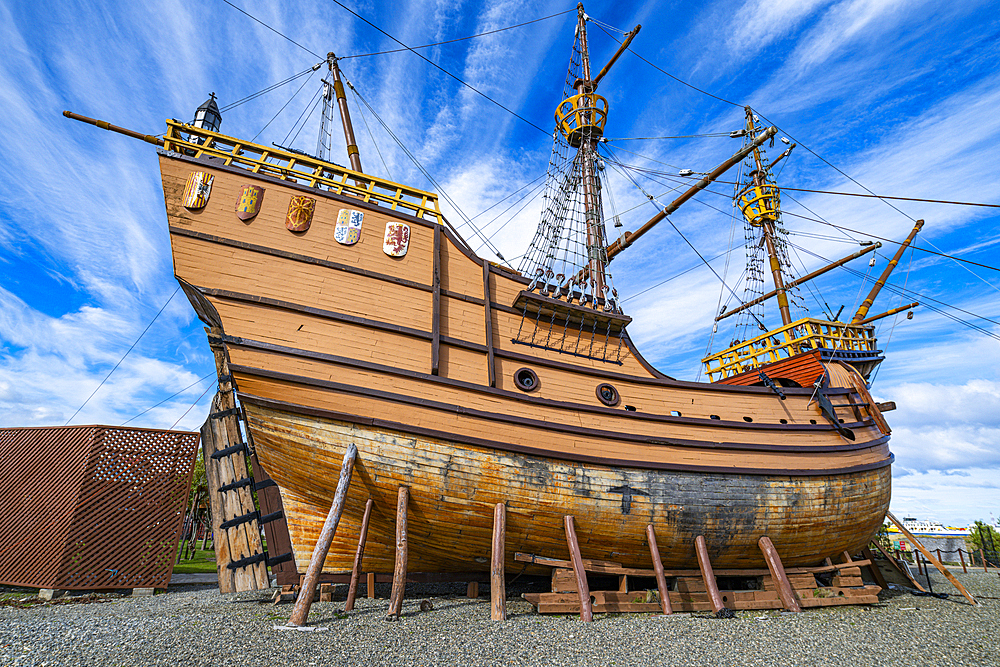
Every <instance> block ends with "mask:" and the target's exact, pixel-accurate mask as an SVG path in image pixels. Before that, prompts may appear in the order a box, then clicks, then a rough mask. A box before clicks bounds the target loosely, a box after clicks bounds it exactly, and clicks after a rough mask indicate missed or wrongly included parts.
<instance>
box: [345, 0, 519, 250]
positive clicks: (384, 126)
mask: <svg viewBox="0 0 1000 667" xmlns="http://www.w3.org/2000/svg"><path fill="white" fill-rule="evenodd" d="M334 1H335V2H336V0H334ZM344 83H345V84H347V86H348V87H349V88H350V89H351V90H353V91H354V94H355V95H356V96H357V98H358V99H359V100H361V102H362V104H364V105H365V106H366V107H367V108H368V111H369V112H370V113H371V114H372V116H374V117H375V120H377V121H378V122H379V124H380V125H381V126H382V129H384V130H385V131H386V132H387V133H388V134H389V136H390V137H392V139H393V141H395V142H396V144H397V145H398V146H399V147H400V149H401V150H402V151H403V153H405V154H406V157H408V158H410V161H411V162H413V164H414V165H415V166H416V167H417V169H418V170H419V171H420V173H421V174H423V175H424V178H426V179H427V180H428V181H430V183H431V185H433V186H434V188H435V189H436V190H437V191H438V192H439V193H440V194H441V196H442V197H443V198H444V200H445V201H447V202H448V203H449V204H451V206H452V207H453V208H454V209H455V211H456V212H457V213H458V215H459V216H460V217H461V218H462V219H463V220H465V222H466V223H468V225H469V227H471V228H472V229H473V231H474V232H475V233H476V234H477V235H478V236H479V237H480V238H481V239H483V240H484V241H485V244H486V247H488V248H489V249H490V251H491V252H493V253H494V254H495V255H496V256H497V258H498V259H499V260H500V261H501V262H503V263H504V264H506V265H507V266H508V267H510V264H507V260H506V259H504V256H503V255H502V254H501V253H500V250H499V249H498V248H497V247H496V246H494V245H493V243H492V242H491V241H490V240H489V238H487V237H486V236H485V235H484V234H483V233H482V232H481V231H480V230H479V228H478V227H476V226H475V225H474V224H473V223H472V220H471V219H469V216H467V215H465V213H464V212H463V211H462V209H461V208H460V207H459V206H458V204H456V203H455V201H454V200H453V199H452V198H451V197H449V196H448V193H447V192H445V190H444V188H442V187H441V184H440V183H438V182H437V181H436V180H435V179H434V177H433V176H431V173H430V172H429V171H427V169H425V168H424V166H423V165H422V164H420V161H419V160H417V158H416V156H415V155H414V154H413V153H411V152H410V151H409V149H407V148H406V146H404V145H403V142H402V141H400V140H399V137H397V136H396V134H395V133H394V132H393V131H392V130H391V129H390V128H389V126H388V125H387V124H386V122H385V121H384V120H382V117H381V116H379V115H378V113H376V111H375V109H374V108H372V105H371V104H369V103H368V100H366V99H365V98H364V96H362V95H361V93H359V92H358V91H357V89H356V88H355V87H354V86H353V85H352V84H351V82H350V81H349V80H347V79H346V78H345V79H344ZM446 221H447V220H446ZM450 226H451V224H450V223H449V227H450ZM452 231H454V232H455V234H456V235H457V236H459V237H461V235H460V234H458V232H457V231H456V230H454V229H452ZM510 268H513V267H510Z"/></svg>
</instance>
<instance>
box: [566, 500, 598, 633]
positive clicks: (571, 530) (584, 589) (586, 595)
mask: <svg viewBox="0 0 1000 667" xmlns="http://www.w3.org/2000/svg"><path fill="white" fill-rule="evenodd" d="M574 524H575V522H574V521H573V517H572V516H564V517H563V526H564V528H565V529H566V544H567V546H568V547H569V559H570V561H572V563H573V575H574V576H575V577H576V590H577V592H578V593H579V596H580V620H581V621H583V622H584V623H589V622H591V621H593V620H594V613H593V610H592V608H591V600H590V587H589V586H588V585H587V572H586V570H584V569H583V557H582V556H581V555H580V543H579V542H578V541H577V539H576V527H575V525H574Z"/></svg>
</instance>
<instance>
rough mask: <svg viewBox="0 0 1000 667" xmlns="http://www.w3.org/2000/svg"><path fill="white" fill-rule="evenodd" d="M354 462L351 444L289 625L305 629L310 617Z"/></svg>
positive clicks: (354, 450)
mask: <svg viewBox="0 0 1000 667" xmlns="http://www.w3.org/2000/svg"><path fill="white" fill-rule="evenodd" d="M357 458H358V449H357V447H355V446H354V445H353V444H352V445H349V446H348V447H347V451H346V452H345V453H344V462H343V464H342V465H341V467H340V477H339V479H338V480H337V490H336V492H335V493H334V496H333V504H332V505H331V506H330V512H329V513H328V514H327V515H326V521H324V522H323V529H322V530H321V531H320V533H319V538H318V539H317V540H316V545H315V547H313V553H312V558H311V559H310V560H309V567H308V568H306V574H305V578H304V579H303V581H302V590H301V591H300V592H299V599H298V600H296V601H295V609H293V610H292V616H291V618H290V619H289V620H288V625H305V622H306V619H307V618H308V617H309V608H310V607H311V606H312V602H313V595H314V594H315V592H316V583H317V581H318V580H319V574H320V572H321V571H322V570H323V562H324V561H325V560H326V555H327V553H329V551H330V544H331V543H332V542H333V538H334V536H335V535H336V534H337V526H338V525H339V524H340V516H341V514H343V513H344V499H345V498H346V497H347V489H348V487H349V486H350V484H351V474H352V473H353V472H354V461H355V460H356V459H357Z"/></svg>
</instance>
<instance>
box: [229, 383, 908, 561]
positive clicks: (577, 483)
mask: <svg viewBox="0 0 1000 667" xmlns="http://www.w3.org/2000/svg"><path fill="white" fill-rule="evenodd" d="M245 406H246V410H247V414H248V420H249V424H250V428H251V430H252V431H253V434H254V440H255V442H256V443H257V450H258V455H259V456H260V457H261V459H262V463H263V465H264V466H265V467H267V468H268V469H269V470H275V471H276V472H275V479H277V481H278V484H279V486H280V487H281V489H282V501H283V503H284V506H285V508H286V511H287V512H288V515H289V530H290V531H291V533H292V541H293V542H294V543H295V544H296V558H297V559H298V561H299V563H300V569H301V568H302V567H304V563H305V562H307V560H308V551H307V550H306V549H305V548H303V547H301V546H299V545H311V544H315V542H316V535H317V533H318V530H319V527H320V525H321V522H322V517H323V516H325V513H326V509H325V508H328V507H329V503H330V500H331V497H330V489H329V488H325V487H324V486H323V485H320V484H316V483H315V481H316V480H317V479H323V478H333V477H335V475H336V470H337V467H336V466H338V465H339V457H340V456H342V452H343V451H344V448H345V447H346V446H347V444H348V443H351V442H354V443H356V444H357V446H358V448H359V450H360V451H361V460H360V461H359V463H358V467H357V470H356V473H355V474H356V478H357V481H358V483H357V484H356V485H352V487H351V492H350V493H349V494H348V499H347V503H348V505H347V511H346V512H345V516H344V519H343V520H344V521H345V522H346V523H345V532H344V533H343V534H344V535H357V534H358V532H359V530H360V520H361V517H362V514H363V511H364V504H365V502H366V501H367V499H368V497H369V496H371V497H372V498H373V499H374V501H375V509H374V510H373V511H372V517H371V525H370V528H369V538H368V547H366V552H365V553H366V563H367V566H366V567H368V568H370V569H372V570H376V571H380V572H385V571H391V570H392V568H393V564H394V552H393V550H392V544H393V543H394V537H393V535H394V526H393V522H392V516H391V515H387V514H386V512H385V511H384V509H382V508H391V507H393V506H394V505H395V500H396V497H395V496H396V490H397V489H398V487H399V486H400V485H402V484H408V485H409V486H410V488H411V507H412V509H413V510H414V511H413V515H414V516H413V517H412V518H411V520H412V521H414V522H415V523H419V530H417V533H416V534H420V535H426V536H434V539H421V540H420V541H419V544H418V543H414V544H411V547H410V558H411V560H412V563H413V565H412V567H413V569H415V570H419V571H429V572H433V571H449V572H456V571H466V570H468V569H470V568H471V567H474V566H472V565H471V563H472V561H473V559H474V558H476V557H480V558H482V559H484V560H483V561H480V562H481V563H484V565H482V566H479V567H480V568H481V569H483V570H486V569H487V566H486V565H485V563H488V562H489V555H490V544H491V538H492V522H491V521H490V516H491V511H490V510H491V508H492V507H494V506H495V505H496V503H498V502H504V501H506V500H508V499H509V500H510V503H509V506H508V509H507V550H508V554H509V555H508V557H507V564H508V567H511V568H513V567H515V565H514V563H513V553H514V552H517V551H529V550H530V551H537V552H540V553H549V554H560V553H566V552H565V548H566V547H565V544H566V543H565V539H564V536H563V534H562V533H563V531H562V530H561V525H560V524H561V523H562V517H563V515H564V513H565V512H566V511H568V510H573V511H575V512H577V513H578V514H579V516H580V517H581V519H580V523H579V524H578V528H577V529H578V531H579V534H580V535H581V544H580V548H581V550H582V552H583V554H584V556H585V557H586V558H588V559H595V560H608V561H615V562H621V563H622V564H624V565H627V566H629V567H634V568H637V569H641V570H645V571H647V572H650V574H649V575H647V576H652V573H651V571H650V570H649V569H648V568H649V560H648V557H644V556H643V555H642V554H644V553H648V546H647V544H646V542H645V540H644V539H643V538H644V531H645V527H646V525H647V524H648V523H650V519H651V518H652V523H653V524H654V526H655V527H656V530H657V538H658V544H659V547H660V551H661V556H662V558H663V562H664V564H665V567H667V568H688V569H690V568H694V567H697V561H696V559H695V558H694V553H693V550H692V549H691V544H692V542H693V540H694V536H695V535H697V534H700V533H701V532H705V536H706V539H707V540H708V541H709V543H710V545H711V548H712V549H713V552H716V553H718V555H717V556H716V557H715V564H716V566H717V567H719V568H733V567H740V566H742V567H746V566H756V567H759V568H763V567H764V566H765V564H764V561H763V558H762V556H761V554H760V551H759V549H758V548H757V543H756V538H757V537H759V536H760V535H762V534H768V535H770V536H771V539H772V541H773V542H774V544H775V546H776V547H777V548H778V549H780V550H781V551H782V552H784V553H788V554H789V556H788V557H787V559H786V560H787V563H786V564H787V565H788V566H790V567H794V566H808V565H813V564H815V563H817V562H820V561H822V559H823V558H824V557H825V556H828V555H834V554H837V553H839V552H840V551H842V550H843V549H844V548H849V549H859V548H861V546H863V545H864V544H866V543H867V541H868V540H869V539H870V537H871V536H872V534H874V532H875V531H876V530H877V529H878V526H879V525H880V524H881V520H880V517H879V516H878V513H879V512H884V506H885V504H887V503H888V493H887V492H888V488H887V486H886V483H887V480H886V478H887V477H888V474H889V470H888V469H887V468H884V469H880V470H875V471H867V472H862V473H854V474H852V475H845V476H837V477H803V478H798V479H795V480H794V481H793V480H791V479H789V478H787V477H783V476H750V475H705V474H697V473H672V472H652V471H644V470H636V469H629V468H612V467H608V466H586V467H581V466H578V465H571V464H568V463H566V462H562V461H558V460H553V459H548V458H542V457H532V456H526V455H518V454H511V453H503V452H497V451H495V450H490V449H487V448H473V447H458V446H455V445H450V444H449V443H446V442H441V441H438V440H432V439H429V438H413V437H407V436H405V435H403V434H399V433H394V432H392V431H389V430H386V429H377V428H373V427H368V428H361V427H358V426H356V425H351V424H346V423H342V422H336V421H333V420H327V419H323V418H313V417H309V416H306V415H296V414H290V413H283V412H279V411H276V410H273V409H271V408H265V407H262V406H259V405H255V404H253V403H252V402H250V401H247V402H245ZM301 460H308V461H309V466H308V468H307V469H303V467H302V466H301V465H298V464H297V462H298V461H301ZM278 470H280V471H282V472H281V477H280V478H279V477H278V475H279V473H278V472H277V471H278ZM623 487H627V488H628V489H630V490H632V491H630V494H631V498H630V500H629V501H628V502H626V501H625V499H624V494H623V493H622V488H623ZM713 489H726V495H727V500H726V505H725V506H721V505H719V504H718V503H717V501H716V497H717V494H716V493H714V492H713V491H712V490H713ZM831 489H836V490H837V493H836V494H834V493H833V492H831ZM873 489H882V490H883V491H884V493H882V492H877V493H876V492H873ZM640 493H641V494H642V495H640ZM678 499H684V500H685V502H684V503H683V504H681V503H678V502H677V501H678ZM324 506H325V508H324ZM418 510H419V511H418ZM626 510H627V512H626ZM871 513H874V514H875V518H874V519H870V520H869V521H868V522H867V523H861V522H859V521H858V519H857V516H858V515H859V514H871ZM584 517H585V518H584ZM734 522H736V523H734ZM733 525H739V526H741V532H744V533H745V534H741V535H737V536H734V535H733V531H732V530H731V527H732V526H733ZM706 526H709V527H711V526H715V528H714V529H712V530H710V531H705V527H706ZM355 546H356V545H355V544H354V543H353V542H350V541H347V539H346V538H345V539H344V540H343V541H342V540H341V538H337V541H336V542H335V546H334V548H333V549H332V550H331V554H330V556H329V557H328V558H327V563H326V569H327V570H328V571H341V572H346V571H349V570H350V569H351V567H352V565H353V563H352V556H353V552H354V550H355ZM716 550H717V551H716ZM612 554H615V555H612ZM617 554H628V555H629V559H628V561H624V560H623V559H624V558H625V556H619V555H617ZM533 571H536V572H547V570H539V569H535V570H533ZM616 574H628V573H627V572H625V573H622V572H618V573H616Z"/></svg>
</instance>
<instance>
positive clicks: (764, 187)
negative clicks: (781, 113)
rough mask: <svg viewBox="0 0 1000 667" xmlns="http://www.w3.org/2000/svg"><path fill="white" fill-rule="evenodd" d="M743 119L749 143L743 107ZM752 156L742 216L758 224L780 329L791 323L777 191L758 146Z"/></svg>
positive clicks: (751, 133)
mask: <svg viewBox="0 0 1000 667" xmlns="http://www.w3.org/2000/svg"><path fill="white" fill-rule="evenodd" d="M746 116H747V130H746V131H747V139H748V140H749V141H751V142H753V140H754V139H756V138H757V125H756V123H755V122H754V117H753V110H752V109H751V108H750V107H746ZM752 155H753V163H754V167H755V169H754V170H753V171H752V172H751V173H750V177H751V185H752V188H751V189H750V190H749V191H748V192H746V193H745V194H744V195H743V196H742V198H741V199H742V207H743V214H744V215H746V216H747V219H748V220H749V221H750V224H751V225H754V226H758V225H759V226H760V227H761V231H762V232H763V235H764V246H765V248H766V249H767V256H768V260H769V262H770V266H771V278H772V279H773V280H774V290H775V292H776V294H777V297H778V311H779V312H780V313H781V324H782V326H784V325H788V324H791V323H792V313H791V309H790V308H789V307H788V295H787V293H786V287H785V277H784V275H783V274H782V273H781V258H780V257H779V256H778V245H777V243H776V242H775V223H776V221H777V219H778V217H777V216H778V188H777V186H775V185H774V184H773V183H769V182H768V180H767V176H768V168H767V166H766V165H765V164H764V159H763V157H762V156H761V154H760V145H759V144H758V145H756V146H754V149H753V153H752Z"/></svg>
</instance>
